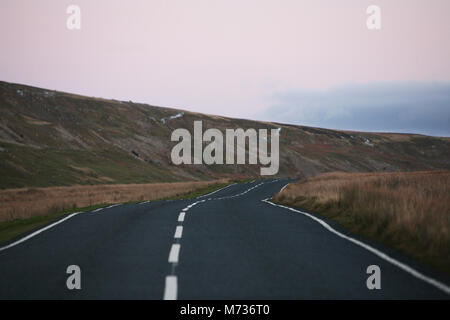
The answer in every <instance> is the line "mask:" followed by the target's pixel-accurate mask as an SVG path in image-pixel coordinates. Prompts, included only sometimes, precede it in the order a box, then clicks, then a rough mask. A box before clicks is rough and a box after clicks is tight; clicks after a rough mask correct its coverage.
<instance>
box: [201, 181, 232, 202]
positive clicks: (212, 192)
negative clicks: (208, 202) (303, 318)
mask: <svg viewBox="0 0 450 320" xmlns="http://www.w3.org/2000/svg"><path fill="white" fill-rule="evenodd" d="M235 184H236V183H233V184H229V185H227V186H226V187H223V188H220V189H218V190H216V191H213V192H210V193H207V194H204V195H203V196H199V197H197V199H200V198H203V197H206V196H209V195H211V194H213V193H216V192H219V191H221V190H224V189H226V188H229V187H231V186H234V185H235Z"/></svg>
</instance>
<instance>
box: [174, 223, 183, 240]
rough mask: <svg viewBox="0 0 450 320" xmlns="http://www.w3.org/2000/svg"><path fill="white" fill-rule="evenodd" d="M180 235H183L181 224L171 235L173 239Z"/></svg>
mask: <svg viewBox="0 0 450 320" xmlns="http://www.w3.org/2000/svg"><path fill="white" fill-rule="evenodd" d="M182 235H183V226H177V228H176V229H175V234H174V236H173V237H174V238H175V239H180V238H181V236H182Z"/></svg>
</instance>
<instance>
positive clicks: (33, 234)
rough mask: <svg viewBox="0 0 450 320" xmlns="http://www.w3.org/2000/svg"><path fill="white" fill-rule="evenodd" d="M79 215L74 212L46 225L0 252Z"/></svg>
mask: <svg viewBox="0 0 450 320" xmlns="http://www.w3.org/2000/svg"><path fill="white" fill-rule="evenodd" d="M80 213H81V212H75V213H72V214H71V215H69V216H67V217H65V218H64V219H61V220H58V221H56V222H54V223H52V224H50V225H48V226H46V227H44V228H42V229H39V230H37V231H35V232H33V233H31V234H29V235H28V236H26V237H24V238H22V239H20V240H17V241H16V242H13V243H11V244H9V245H7V246H4V247H1V248H0V251H3V250H6V249H9V248H11V247H14V246H17V245H18V244H20V243H22V242H25V241H27V240H28V239H31V238H33V237H35V236H37V235H38V234H40V233H42V232H44V231H45V230H48V229H50V228H53V227H54V226H56V225H58V224H60V223H63V222H64V221H66V220H68V219H70V218H72V217H75V216H76V215H77V214H80Z"/></svg>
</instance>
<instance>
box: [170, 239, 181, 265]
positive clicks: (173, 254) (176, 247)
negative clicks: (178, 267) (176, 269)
mask: <svg viewBox="0 0 450 320" xmlns="http://www.w3.org/2000/svg"><path fill="white" fill-rule="evenodd" d="M179 254H180V244H179V243H174V244H172V248H170V253H169V262H170V263H178V256H179Z"/></svg>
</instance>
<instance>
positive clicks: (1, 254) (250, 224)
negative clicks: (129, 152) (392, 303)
mask: <svg viewBox="0 0 450 320" xmlns="http://www.w3.org/2000/svg"><path fill="white" fill-rule="evenodd" d="M287 182H288V181H287V180H271V181H264V182H262V181H255V182H252V183H244V184H235V185H232V186H229V187H227V188H225V189H223V190H220V191H218V192H215V193H214V194H211V195H208V196H205V197H202V198H199V199H191V200H178V201H155V202H147V203H142V204H134V205H131V204H126V205H119V206H115V207H112V208H107V209H103V210H100V211H96V212H84V213H80V214H78V215H76V216H73V217H71V218H70V219H67V220H65V221H64V222H62V223H60V224H58V225H55V226H54V227H52V228H49V229H47V230H45V231H44V232H41V233H39V234H38V235H36V236H34V237H32V238H30V239H28V240H26V241H24V242H22V243H19V244H17V245H14V246H12V247H10V248H8V249H5V250H2V251H0V299H163V298H167V299H174V298H177V299H448V298H449V297H450V296H449V294H446V293H445V292H444V291H445V290H442V288H441V289H439V288H437V287H436V285H433V284H430V283H428V282H426V281H424V280H423V279H420V276H425V277H427V279H429V278H432V279H434V280H437V281H438V282H439V283H440V284H441V285H444V286H446V287H447V288H448V279H447V278H444V279H443V278H442V276H439V275H436V274H433V273H432V271H430V270H429V269H427V268H426V267H424V266H422V265H420V264H418V263H416V262H414V261H411V260H410V259H408V258H406V257H404V256H402V255H400V254H398V253H396V252H393V251H392V250H389V249H388V248H384V247H381V246H379V245H376V244H373V243H370V242H369V241H367V240H365V239H361V238H359V237H356V236H353V235H350V236H351V237H352V239H359V240H361V241H362V243H364V244H369V245H370V246H371V248H375V249H376V250H380V252H382V253H386V254H388V255H389V257H390V258H392V259H394V260H395V262H394V263H393V262H392V261H388V260H386V259H385V258H382V257H380V256H379V255H377V254H374V253H373V252H371V251H370V250H368V249H367V248H364V247H362V246H360V245H357V244H355V243H354V242H352V241H349V239H346V238H343V237H341V236H338V235H337V234H336V233H334V232H331V231H330V230H328V229H327V228H325V227H324V226H323V225H322V224H320V223H319V222H318V221H316V220H314V219H312V218H311V217H308V216H306V215H304V214H301V213H298V212H293V211H290V210H288V209H286V208H282V207H278V206H274V205H271V204H270V203H267V202H264V201H262V200H264V199H266V198H269V197H271V196H272V195H273V194H275V193H276V192H278V191H279V190H280V188H281V187H283V186H284V185H285V184H286V183H287ZM183 209H184V210H185V211H183ZM182 212H184V213H182ZM327 223H329V224H330V226H331V227H332V228H334V229H335V230H338V231H339V232H342V233H343V234H346V233H345V231H344V230H341V229H339V227H338V226H335V225H333V223H332V222H329V221H327ZM396 262H400V263H403V264H405V265H406V266H408V267H411V268H413V271H414V272H418V274H419V275H417V274H414V272H409V271H405V270H403V269H402V268H399V267H398V266H397V265H395V263H396ZM69 265H78V266H79V267H80V269H81V290H69V289H67V286H66V280H67V278H68V277H69V274H67V273H66V269H67V267H68V266H69ZM369 265H378V266H379V267H380V270H381V289H380V290H376V289H375V290H369V289H368V288H367V286H366V280H367V278H368V277H369V275H368V274H367V273H366V269H367V267H368V266H369Z"/></svg>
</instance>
